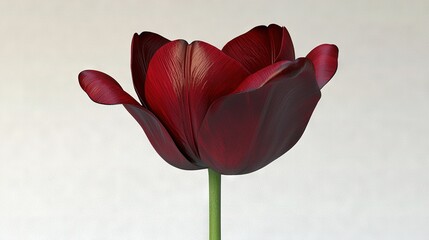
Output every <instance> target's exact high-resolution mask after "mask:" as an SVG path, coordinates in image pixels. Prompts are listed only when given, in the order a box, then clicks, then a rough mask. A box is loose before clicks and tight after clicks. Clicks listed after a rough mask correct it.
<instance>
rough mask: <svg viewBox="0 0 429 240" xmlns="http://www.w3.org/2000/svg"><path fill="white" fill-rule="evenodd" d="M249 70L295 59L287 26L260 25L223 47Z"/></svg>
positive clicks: (254, 70)
mask: <svg viewBox="0 0 429 240" xmlns="http://www.w3.org/2000/svg"><path fill="white" fill-rule="evenodd" d="M222 51H223V52H224V53H226V54H228V55H229V56H231V57H233V58H234V59H236V60H237V61H239V62H240V63H241V64H242V65H243V66H244V67H245V68H246V69H247V70H248V71H249V72H252V73H253V72H256V71H258V70H260V69H262V68H264V67H266V66H269V65H271V64H273V63H275V62H278V61H282V60H289V61H291V60H295V52H294V48H293V44H292V39H291V38H290V35H289V33H288V31H287V30H286V28H285V27H280V26H278V25H275V24H271V25H269V26H268V27H266V26H258V27H255V28H253V29H251V30H250V31H248V32H246V33H244V34H243V35H240V36H238V37H236V38H234V39H232V40H231V41H229V42H228V43H227V44H226V45H225V46H224V47H223V49H222Z"/></svg>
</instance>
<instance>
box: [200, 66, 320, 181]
mask: <svg viewBox="0 0 429 240" xmlns="http://www.w3.org/2000/svg"><path fill="white" fill-rule="evenodd" d="M294 65H295V66H294V68H293V69H294V71H293V73H292V72H288V71H286V72H285V73H284V74H279V75H277V76H275V77H274V78H273V79H271V81H269V82H268V83H267V84H265V85H264V86H262V87H261V88H258V89H256V90H253V91H248V92H241V93H238V94H232V95H228V96H225V97H223V98H220V99H218V100H216V101H215V102H214V103H213V104H212V105H211V106H210V108H209V110H208V112H207V115H206V117H205V118H204V121H203V123H202V125H201V128H200V131H199V134H198V147H199V151H200V156H201V160H202V161H203V162H205V164H206V165H207V166H208V167H210V168H212V169H214V170H216V171H218V172H219V173H222V174H245V173H250V172H253V171H256V170H258V169H260V168H262V167H264V166H266V165H267V164H269V163H270V162H272V161H273V160H275V159H276V158H278V157H280V156H281V155H282V154H284V153H285V152H286V151H288V150H289V149H290V148H291V147H292V146H293V145H295V143H296V142H297V141H298V140H299V138H300V137H301V135H302V134H303V132H304V130H305V128H306V126H307V123H308V121H309V119H310V116H311V114H312V112H313V110H314V108H315V106H316V104H317V102H318V100H319V98H320V90H319V88H318V86H317V82H316V80H315V76H314V69H313V66H312V64H311V62H310V61H309V60H307V59H298V60H297V61H295V62H294Z"/></svg>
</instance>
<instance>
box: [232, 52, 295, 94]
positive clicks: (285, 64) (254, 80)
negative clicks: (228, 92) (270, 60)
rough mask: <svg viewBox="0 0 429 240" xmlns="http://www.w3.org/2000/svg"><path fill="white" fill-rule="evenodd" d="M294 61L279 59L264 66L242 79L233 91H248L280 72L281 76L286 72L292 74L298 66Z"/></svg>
mask: <svg viewBox="0 0 429 240" xmlns="http://www.w3.org/2000/svg"><path fill="white" fill-rule="evenodd" d="M300 61H301V60H300ZM296 63H297V62H296V61H281V62H276V63H274V64H272V65H270V66H268V67H265V68H263V69H261V70H259V71H257V72H255V73H254V74H251V75H250V76H248V77H247V78H246V79H244V80H243V81H242V82H241V84H240V85H239V86H238V87H237V88H236V89H235V90H234V92H233V93H240V92H248V91H252V90H255V89H258V88H260V87H262V86H264V85H265V84H267V83H268V82H270V81H271V80H272V79H275V77H277V76H278V75H279V74H282V76H287V74H288V73H291V74H294V73H296V70H297V69H296V68H297V67H298V68H299V67H300V66H299V65H298V64H296Z"/></svg>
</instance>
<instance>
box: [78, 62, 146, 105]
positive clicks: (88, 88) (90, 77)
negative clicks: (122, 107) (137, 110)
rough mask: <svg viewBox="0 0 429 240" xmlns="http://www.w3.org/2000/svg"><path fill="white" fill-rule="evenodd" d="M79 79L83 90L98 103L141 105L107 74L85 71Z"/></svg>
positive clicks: (80, 74)
mask: <svg viewBox="0 0 429 240" xmlns="http://www.w3.org/2000/svg"><path fill="white" fill-rule="evenodd" d="M78 78H79V84H80V86H81V87H82V89H83V90H84V91H85V92H86V93H87V94H88V96H89V98H91V100H92V101H94V102H96V103H101V104H106V105H112V104H119V103H120V104H133V105H139V103H138V102H137V101H136V100H135V99H134V98H133V97H131V96H130V95H129V94H128V93H126V92H125V91H124V90H123V89H122V87H121V85H119V83H118V82H116V81H115V79H113V78H112V77H111V76H109V75H107V74H105V73H102V72H99V71H95V70H85V71H82V72H81V73H79V77H78Z"/></svg>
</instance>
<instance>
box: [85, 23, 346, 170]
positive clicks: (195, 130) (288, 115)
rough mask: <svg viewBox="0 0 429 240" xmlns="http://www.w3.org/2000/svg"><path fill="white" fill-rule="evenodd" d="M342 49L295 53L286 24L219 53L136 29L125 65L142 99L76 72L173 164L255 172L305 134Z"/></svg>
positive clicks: (262, 29)
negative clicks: (120, 109)
mask: <svg viewBox="0 0 429 240" xmlns="http://www.w3.org/2000/svg"><path fill="white" fill-rule="evenodd" d="M337 58H338V48H337V47H336V46H335V45H330V44H322V45H320V46H318V47H316V48H315V49H313V50H312V51H311V52H310V53H309V54H308V55H307V57H302V58H298V59H295V53H294V48H293V44H292V40H291V38H290V36H289V33H288V31H287V30H286V28H285V27H280V26H277V25H274V24H272V25H270V26H268V27H266V26H258V27H255V28H253V29H252V30H250V31H249V32H247V33H245V34H243V35H241V36H238V37H236V38H234V39H233V40H231V41H230V42H228V43H227V44H226V45H225V46H224V48H223V49H222V50H219V49H217V48H216V47H213V46H212V45H210V44H208V43H205V42H202V41H194V42H192V43H191V44H188V43H187V42H186V41H184V40H175V41H169V40H167V39H166V38H164V37H162V36H159V35H157V34H155V33H151V32H143V33H141V34H140V35H138V34H135V35H134V37H133V41H132V52H131V71H132V76H133V83H134V88H135V90H136V92H137V95H138V97H139V100H140V102H138V101H136V100H135V99H134V98H132V97H131V96H130V95H129V94H128V93H126V92H125V91H124V90H123V89H122V88H121V86H120V85H119V84H118V83H117V82H116V81H115V80H114V79H113V78H112V77H110V76H108V75H107V74H104V73H102V72H98V71H94V70H86V71H83V72H81V73H80V74H79V83H80V85H81V87H82V88H83V90H84V91H85V92H86V93H87V94H88V95H89V97H90V98H91V99H92V100H93V101H95V102H97V103H101V104H108V105H112V104H123V105H124V106H125V108H126V109H127V110H128V112H130V113H131V115H132V116H133V117H134V118H135V119H136V120H137V122H138V123H139V124H140V125H141V126H142V128H143V129H144V131H145V132H146V135H147V136H148V138H149V140H150V142H151V143H152V145H153V147H154V148H155V149H156V151H157V152H158V153H159V155H161V157H162V158H163V159H165V160H166V161H167V162H168V163H170V164H171V165H173V166H175V167H178V168H181V169H186V170H193V169H202V168H211V169H213V170H215V171H216V172H219V173H221V174H245V173H250V172H253V171H256V170H258V169H260V168H262V167H264V166H266V165H267V164H269V163H270V162H272V161H273V160H275V159H277V158H278V157H280V156H281V155H282V154H284V153H285V152H286V151H288V150H289V149H290V148H291V147H292V146H293V145H295V143H296V142H297V141H298V140H299V138H300V137H301V135H302V134H303V132H304V130H305V128H306V126H307V123H308V121H309V119H310V116H311V114H312V112H313V110H314V108H315V107H316V104H317V102H318V101H319V99H320V89H321V88H322V87H323V86H324V85H325V84H326V83H327V82H328V81H329V80H330V79H331V78H332V77H333V75H334V74H335V72H336V69H337Z"/></svg>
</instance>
